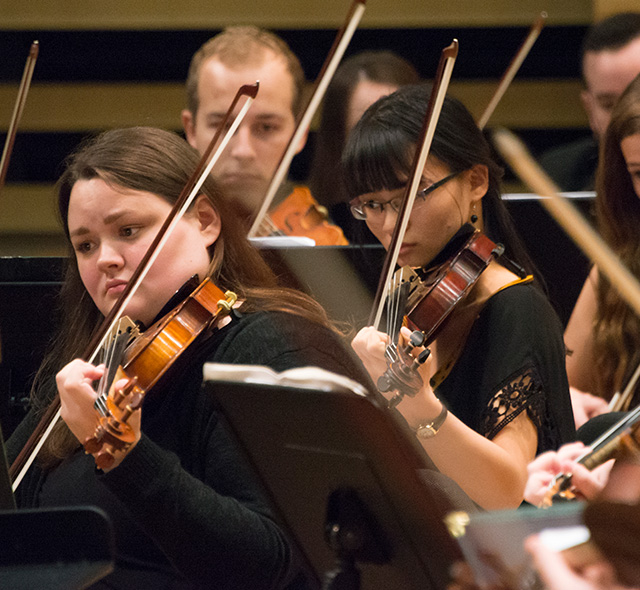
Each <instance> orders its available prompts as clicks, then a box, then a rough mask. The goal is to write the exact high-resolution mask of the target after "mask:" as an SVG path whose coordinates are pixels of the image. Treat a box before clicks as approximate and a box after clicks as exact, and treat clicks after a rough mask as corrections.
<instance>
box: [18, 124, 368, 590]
mask: <svg viewBox="0 0 640 590" xmlns="http://www.w3.org/2000/svg"><path fill="white" fill-rule="evenodd" d="M197 163H198V155H197V153H196V152H195V150H193V149H192V148H191V147H189V146H188V145H187V143H186V142H184V141H183V140H182V139H180V138H179V137H178V136H177V135H175V134H173V133H168V132H165V131H160V130H157V129H151V128H132V129H123V130H116V131H110V132H106V133H104V134H102V135H100V136H98V137H97V138H96V139H94V140H92V141H90V142H89V143H88V144H86V145H85V146H83V147H82V148H81V149H80V150H79V151H78V152H77V153H76V154H75V155H73V156H72V157H71V158H70V160H69V161H68V164H67V168H66V171H65V172H64V174H63V176H62V178H61V180H60V183H59V192H58V197H59V199H58V205H59V211H60V215H61V217H62V221H63V225H64V230H65V233H66V235H67V238H68V241H69V247H70V255H69V261H68V268H67V272H66V277H65V281H64V286H63V289H62V298H61V305H62V320H63V321H62V326H63V328H62V332H61V334H60V335H59V337H58V338H57V339H56V340H55V342H54V343H53V346H52V348H51V350H50V352H49V354H48V356H47V358H46V360H45V361H44V363H43V365H42V368H41V369H40V371H39V373H38V376H37V379H36V381H35V384H34V387H33V392H32V401H33V406H32V409H31V412H30V413H29V415H28V416H27V418H26V419H25V420H24V422H23V423H22V424H21V425H20V426H19V427H18V429H17V430H16V432H15V433H14V435H13V436H12V438H11V439H10V441H9V445H8V446H9V454H10V459H12V458H13V457H15V455H16V454H17V452H18V451H19V450H20V448H21V447H22V446H23V445H24V442H25V440H26V438H27V436H28V434H29V433H30V431H31V430H32V429H33V427H34V425H35V423H36V421H37V420H38V418H39V417H40V415H41V414H42V412H43V409H44V408H45V407H46V406H47V404H48V403H49V402H50V401H51V399H52V398H53V397H54V395H55V394H56V392H57V393H59V395H60V400H61V416H62V421H61V422H60V423H59V424H58V425H57V427H56V429H55V431H54V433H53V434H52V436H51V437H50V438H49V440H48V442H47V444H46V447H45V449H44V450H43V452H42V453H41V455H40V456H39V458H38V459H37V463H36V465H35V466H34V467H32V468H31V469H30V471H29V472H28V473H27V476H26V478H25V481H24V482H23V483H22V484H21V486H20V487H19V488H18V493H17V501H18V503H19V505H20V506H21V507H30V506H59V505H69V504H72V505H74V504H75V505H77V504H94V505H97V506H99V507H101V508H103V509H104V510H105V511H106V512H107V514H108V515H109V516H110V517H111V520H112V521H113V523H114V528H115V538H116V551H117V557H116V569H115V571H114V572H113V573H112V574H110V575H109V576H108V577H107V578H105V580H103V581H102V582H99V583H98V584H96V586H95V587H96V588H123V589H124V588H127V589H129V588H137V589H141V588H149V589H151V588H154V589H156V588H180V589H182V588H185V589H186V588H201V587H207V588H211V587H216V588H249V587H250V588H277V587H281V586H283V585H285V584H286V583H287V581H288V580H290V579H291V577H292V576H293V575H294V574H295V571H296V569H295V566H294V565H293V564H294V563H295V559H294V558H293V557H292V550H291V547H290V546H289V544H288V541H287V539H286V537H285V535H284V534H283V532H282V530H281V529H280V528H279V526H278V525H277V524H276V523H275V522H274V520H273V518H272V516H271V514H270V511H269V509H268V507H267V504H266V502H265V500H264V499H263V497H262V496H261V494H260V492H259V491H258V489H257V487H256V485H255V483H254V481H253V477H252V474H251V473H250V470H249V469H248V467H247V465H246V464H245V463H243V460H242V459H241V458H240V457H239V455H238V454H237V453H236V450H235V448H234V446H233V445H232V443H231V441H230V440H229V437H228V434H227V432H226V431H225V429H224V427H223V426H222V424H221V423H220V421H219V417H218V414H217V412H216V411H215V409H214V405H213V400H211V399H209V397H208V396H207V394H206V392H205V391H204V390H203V389H202V387H201V385H202V366H203V363H204V362H207V361H212V362H221V363H239V364H258V365H266V366H268V367H270V368H272V369H273V370H276V371H282V370H285V369H289V368H292V367H297V366H307V365H314V366H319V367H322V368H325V369H328V370H331V371H334V372H337V373H340V374H343V375H347V376H350V377H352V378H355V379H359V380H360V381H364V380H366V378H365V376H364V375H363V373H362V372H361V371H360V370H359V369H358V368H357V367H356V365H355V364H354V363H352V361H351V360H350V358H349V355H348V354H346V353H345V350H344V348H343V347H342V345H341V343H340V341H339V338H338V336H337V334H336V333H335V332H334V331H333V330H331V329H330V327H329V326H328V323H327V320H326V317H325V315H324V312H323V310H322V309H321V308H320V307H319V306H318V305H317V304H316V303H315V302H314V301H312V300H311V299H310V298H308V297H306V296H305V295H303V294H300V293H297V292H294V291H290V290H285V289H280V288H278V287H277V286H276V280H275V278H274V276H273V274H272V273H271V271H270V269H269V268H268V267H267V266H266V264H265V263H264V262H263V260H262V259H261V257H260V256H259V254H258V253H257V252H256V251H255V250H254V249H253V248H252V247H251V246H250V245H249V243H248V242H247V241H246V239H245V237H244V232H243V231H242V230H241V228H240V226H239V225H238V223H237V221H236V220H235V219H234V217H233V216H232V215H230V214H229V211H228V210H227V207H226V205H225V201H224V198H223V196H222V195H221V194H220V192H219V190H218V188H217V186H216V184H215V182H214V181H212V180H211V179H207V181H206V182H205V183H204V185H203V188H202V193H201V194H200V195H199V196H198V197H197V198H196V200H195V202H194V204H193V205H192V206H191V208H190V209H189V210H188V211H187V213H186V214H185V216H184V217H183V218H182V219H181V220H180V221H179V222H178V224H177V226H176V229H175V232H174V233H173V234H172V235H171V237H170V238H169V240H168V242H167V244H166V245H165V247H164V249H163V250H162V252H161V254H160V255H159V257H158V258H157V260H156V262H155V263H154V265H153V266H152V267H151V269H150V271H149V273H148V275H147V276H146V278H145V279H144V281H143V283H142V284H141V286H140V288H139V289H138V291H137V292H136V294H135V295H134V297H133V298H132V299H131V301H130V303H129V304H128V305H127V306H126V308H125V310H124V312H125V314H127V315H128V316H130V317H131V318H132V319H133V320H136V321H138V322H141V323H142V324H143V325H144V326H149V325H151V324H153V323H154V321H155V320H156V318H158V317H160V316H162V315H163V314H164V313H165V312H166V311H168V308H170V307H171V305H167V302H169V301H170V300H171V299H172V297H173V296H174V294H175V293H176V291H178V290H179V289H180V288H181V287H182V286H183V284H184V283H185V282H186V281H188V280H189V279H190V277H192V276H193V275H197V276H198V277H199V280H202V279H204V278H205V277H210V278H211V280H212V281H213V283H214V284H215V285H217V286H218V287H219V288H220V289H222V290H223V291H225V290H231V291H234V292H235V293H236V294H237V296H238V301H240V302H241V305H240V306H239V307H237V308H236V309H234V311H232V313H231V315H230V316H229V317H228V322H227V323H226V324H224V325H223V326H221V327H219V329H217V330H216V331H215V332H214V333H213V334H212V335H211V336H210V337H208V338H205V339H204V340H202V341H200V342H198V341H196V342H195V343H194V344H192V345H191V346H190V347H189V348H188V349H187V350H186V351H185V352H184V353H183V355H182V357H181V358H180V359H179V361H178V366H177V367H172V368H171V369H170V370H169V372H168V373H167V374H166V375H165V376H164V377H163V378H162V379H161V380H160V381H159V382H158V384H157V385H155V386H154V387H153V389H152V390H151V391H150V392H149V393H148V394H147V396H146V401H145V403H144V405H143V407H142V408H141V417H140V420H138V421H137V423H136V421H135V420H134V421H133V427H134V433H135V440H134V442H133V444H132V445H131V447H130V448H129V449H127V451H126V453H124V454H121V455H118V456H116V460H115V462H114V464H113V465H112V466H110V467H109V468H108V469H107V468H105V469H104V470H100V469H96V468H95V466H94V459H93V457H92V456H91V455H86V454H85V453H84V452H83V449H82V444H81V443H84V442H85V441H86V440H87V438H89V437H91V436H92V434H93V432H94V430H95V426H96V421H97V418H96V412H95V411H94V409H93V405H94V401H95V399H96V392H95V391H94V388H93V386H92V384H93V382H94V381H95V380H97V379H99V378H100V377H101V376H102V375H103V374H104V372H105V367H104V366H102V365H98V366H94V365H93V364H90V363H88V362H86V361H84V360H80V359H78V358H76V357H78V356H79V355H80V354H81V353H82V352H83V351H84V349H85V347H86V346H87V343H88V342H89V340H90V338H91V336H92V334H93V332H94V331H95V330H96V328H97V326H98V325H99V324H100V322H101V320H102V319H103V317H104V316H105V315H106V314H108V312H109V311H110V309H111V308H112V306H113V305H114V303H115V301H116V300H117V299H118V297H119V295H120V293H121V292H122V291H123V290H124V288H125V286H126V284H127V282H128V281H129V279H130V278H131V276H132V274H133V273H134V271H135V269H136V267H137V265H138V263H139V261H140V260H141V258H142V257H143V255H144V254H145V252H146V250H147V248H148V246H149V244H150V243H151V242H152V240H153V238H154V237H155V235H156V234H157V232H158V230H159V228H160V227H161V225H162V223H163V222H164V220H165V218H166V217H167V215H168V213H169V211H170V210H171V207H172V204H173V203H174V202H175V201H176V199H177V197H178V195H179V194H180V192H181V191H182V189H183V187H184V185H185V184H186V183H187V180H188V178H189V175H190V174H191V172H192V171H193V170H194V169H195V167H196V165H197Z"/></svg>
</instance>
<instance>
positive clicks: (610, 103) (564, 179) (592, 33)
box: [540, 12, 640, 191]
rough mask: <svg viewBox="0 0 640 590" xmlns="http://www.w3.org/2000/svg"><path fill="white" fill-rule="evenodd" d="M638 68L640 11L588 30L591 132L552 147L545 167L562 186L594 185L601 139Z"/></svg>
mask: <svg viewBox="0 0 640 590" xmlns="http://www.w3.org/2000/svg"><path fill="white" fill-rule="evenodd" d="M638 73H640V13H638V12H631V13H621V14H616V15H614V16H611V17H609V18H607V19H605V20H603V21H601V22H599V23H597V24H595V25H594V26H593V27H591V28H590V29H589V31H588V32H587V35H586V36H585V39H584V42H583V45H582V78H583V81H584V86H585V88H584V90H583V91H582V94H581V97H580V98H581V100H582V106H583V107H584V109H585V111H586V112H587V116H588V118H589V126H590V127H591V131H592V135H591V136H590V137H587V138H584V139H581V140H578V141H575V142H573V143H570V144H566V145H563V146H560V147H557V148H554V149H551V150H549V151H548V152H546V153H545V154H543V156H542V157H541V158H540V163H541V165H542V167H543V168H544V169H545V170H546V171H547V172H548V173H549V175H550V176H551V178H552V179H553V180H554V181H555V182H556V184H558V186H559V187H560V189H561V190H563V191H582V190H593V186H594V185H593V183H594V178H595V171H596V168H597V165H598V142H599V141H600V138H601V137H602V136H603V135H604V132H605V131H606V129H607V126H608V125H609V119H610V117H611V110H612V109H613V107H614V105H615V103H616V101H617V100H618V97H619V96H620V95H621V94H622V92H623V91H624V89H625V88H626V87H627V86H628V85H629V84H630V83H631V81H632V80H633V79H634V78H635V77H636V76H637V75H638Z"/></svg>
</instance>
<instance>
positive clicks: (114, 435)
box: [83, 377, 145, 469]
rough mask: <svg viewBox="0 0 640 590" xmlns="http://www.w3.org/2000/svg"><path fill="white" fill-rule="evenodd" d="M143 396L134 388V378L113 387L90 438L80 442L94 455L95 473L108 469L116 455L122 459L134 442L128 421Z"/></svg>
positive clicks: (133, 432) (135, 383) (142, 392)
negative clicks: (104, 411)
mask: <svg viewBox="0 0 640 590" xmlns="http://www.w3.org/2000/svg"><path fill="white" fill-rule="evenodd" d="M144 395H145V392H144V390H142V389H140V388H139V387H138V386H137V378H135V377H134V378H133V379H129V381H127V383H126V384H125V385H124V386H123V387H119V388H118V387H116V388H114V390H113V394H112V395H110V396H109V397H108V398H107V412H106V413H105V414H104V415H103V416H100V421H99V423H98V426H97V428H96V431H95V432H94V434H93V436H91V437H90V438H88V439H87V440H86V441H85V442H84V445H83V446H84V450H85V452H86V453H87V454H89V455H94V457H95V461H96V466H97V467H98V469H109V468H110V467H111V466H113V464H114V462H115V460H116V457H117V456H118V455H120V454H121V455H125V454H126V453H127V451H128V450H129V448H130V447H131V445H132V444H133V443H134V442H135V439H136V434H135V431H134V430H133V428H131V426H129V424H128V421H129V418H131V416H132V415H133V414H134V412H136V411H138V410H139V409H140V408H141V406H142V402H143V400H144Z"/></svg>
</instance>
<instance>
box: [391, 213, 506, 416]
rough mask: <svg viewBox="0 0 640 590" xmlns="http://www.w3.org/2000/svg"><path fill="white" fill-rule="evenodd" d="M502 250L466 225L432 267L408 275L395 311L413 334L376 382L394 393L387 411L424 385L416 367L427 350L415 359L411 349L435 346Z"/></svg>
mask: <svg viewBox="0 0 640 590" xmlns="http://www.w3.org/2000/svg"><path fill="white" fill-rule="evenodd" d="M503 251H504V248H503V246H502V245H499V244H495V243H494V242H493V241H492V240H490V239H489V238H488V237H487V236H485V235H484V234H482V233H481V232H480V230H478V229H475V228H473V226H471V225H468V224H465V225H464V226H463V227H462V228H461V229H460V230H459V231H458V232H457V233H456V235H455V236H454V237H453V238H452V239H451V240H450V242H449V243H448V244H447V246H445V248H444V249H443V251H442V252H441V253H440V254H439V255H438V256H437V257H436V260H435V263H434V264H432V265H430V267H429V268H428V269H425V270H419V271H418V272H412V273H411V275H410V278H409V279H408V281H409V284H410V287H409V290H408V294H407V295H406V302H404V303H401V304H396V305H394V307H395V308H397V309H399V310H400V311H401V312H402V313H403V314H404V316H405V320H406V323H407V324H408V326H409V327H410V328H412V329H413V330H414V332H413V334H412V336H411V339H410V341H409V343H408V344H407V346H406V347H405V348H404V349H398V347H397V344H396V343H395V341H394V342H392V343H391V344H390V345H389V346H388V347H387V351H386V357H387V361H388V369H387V371H386V372H385V373H384V374H383V375H382V377H381V378H380V379H379V380H378V388H379V389H380V391H382V392H383V393H385V392H389V391H394V392H395V395H394V397H392V398H391V401H390V406H391V407H393V406H395V405H397V404H398V403H400V401H402V398H403V397H404V396H405V395H408V396H414V395H415V394H416V393H417V392H418V391H419V390H420V387H422V378H421V377H420V375H419V374H418V369H419V367H420V365H421V364H422V363H424V362H425V361H426V359H427V358H428V356H429V352H428V351H429V349H428V348H427V349H426V350H425V351H423V352H422V353H420V354H419V355H418V356H417V357H414V356H413V355H412V354H411V351H412V350H413V349H414V348H416V347H423V346H429V344H430V343H431V342H433V340H434V339H435V338H436V336H437V334H438V331H439V330H440V329H441V328H442V326H443V325H444V324H445V322H446V320H447V319H448V318H449V317H450V315H451V312H452V311H453V310H454V308H455V307H456V306H457V305H458V304H459V303H461V302H462V301H463V300H464V299H465V297H466V296H467V295H468V294H469V292H470V291H471V289H472V288H473V286H474V285H475V284H476V283H477V282H478V279H479V278H480V275H481V274H482V272H483V271H484V270H485V269H486V268H487V267H488V266H489V264H490V262H491V261H492V260H494V259H495V258H497V257H498V256H500V255H501V254H502V253H503ZM401 270H402V269H401ZM402 291H403V285H402V284H401V285H400V287H399V288H397V289H396V292H398V293H400V294H401V293H402ZM404 291H405V292H406V289H404ZM390 297H392V295H390ZM401 297H403V298H404V297H405V295H401Z"/></svg>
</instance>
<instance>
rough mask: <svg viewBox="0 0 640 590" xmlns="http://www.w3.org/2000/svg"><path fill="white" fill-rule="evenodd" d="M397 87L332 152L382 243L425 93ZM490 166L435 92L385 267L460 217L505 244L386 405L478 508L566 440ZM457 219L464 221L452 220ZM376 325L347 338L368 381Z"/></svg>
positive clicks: (533, 299)
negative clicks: (395, 247) (396, 245)
mask: <svg viewBox="0 0 640 590" xmlns="http://www.w3.org/2000/svg"><path fill="white" fill-rule="evenodd" d="M427 99H428V90H427V89H426V88H425V87H420V86H414V87H405V88H402V89H400V90H399V91H397V92H396V93H394V94H393V95H391V96H388V97H385V98H382V99H380V100H379V101H378V102H376V103H375V104H374V105H372V106H371V107H370V108H369V109H368V110H367V112H366V113H365V114H364V116H363V117H362V119H361V120H360V121H359V122H358V124H357V125H356V126H355V127H354V129H353V130H352V132H351V134H350V136H349V139H348V141H347V146H346V148H345V151H344V155H343V164H344V178H345V180H346V182H347V187H348V191H349V194H350V196H351V197H352V201H351V207H352V211H353V213H354V216H356V217H357V218H359V219H363V220H364V222H365V223H366V224H367V226H368V227H369V229H370V230H371V231H372V232H373V233H374V234H375V236H376V237H377V238H378V240H380V242H381V243H382V244H383V246H384V247H385V248H388V247H389V243H390V240H391V235H392V233H393V228H394V225H395V222H396V219H397V211H398V208H399V206H400V201H401V198H402V195H403V193H404V188H405V186H406V184H407V182H408V180H409V178H408V176H409V173H410V169H411V164H412V161H413V157H414V153H415V150H416V142H417V141H418V138H419V134H420V130H421V127H422V121H423V118H424V116H425V112H426V109H427V102H428V100H427ZM500 176H501V170H500V168H499V167H498V166H497V165H496V163H495V162H494V161H493V159H492V156H491V151H490V148H489V146H488V144H487V142H486V141H485V139H484V137H483V135H482V133H481V132H480V130H479V129H478V127H477V125H476V124H475V122H474V121H473V118H472V117H471V115H470V114H469V113H468V111H467V110H466V109H465V107H464V106H463V105H462V104H461V103H459V102H458V101H456V100H454V99H452V98H447V99H446V100H445V102H444V105H443V108H442V113H441V115H440V119H439V122H438V126H437V129H436V133H435V137H434V139H433V143H432V147H431V152H430V156H429V158H428V159H427V163H426V166H425V168H424V170H423V172H422V179H421V183H420V189H419V193H418V195H417V198H416V201H415V205H414V208H413V210H412V212H411V216H410V220H409V225H408V228H407V232H406V235H405V237H404V240H403V242H402V247H401V249H400V254H399V259H398V264H399V265H401V266H410V267H421V268H426V272H427V273H428V272H429V271H430V270H433V269H430V268H429V265H430V264H432V263H433V262H434V260H435V259H436V258H437V257H438V255H439V254H440V253H441V252H442V250H443V249H444V248H445V246H447V244H448V243H449V242H450V240H451V239H452V238H453V237H454V236H455V235H456V234H458V233H459V231H460V230H461V228H462V231H465V230H466V229H467V228H468V227H469V225H467V224H471V225H473V226H475V227H476V228H478V229H481V230H482V231H483V232H484V233H485V234H486V235H487V236H488V237H489V238H491V239H492V240H493V241H494V242H496V243H501V244H503V245H504V247H505V252H506V253H505V258H508V259H510V260H512V261H514V262H516V263H517V264H518V265H519V266H520V267H523V268H524V269H526V272H524V273H519V272H517V271H516V270H515V269H517V268H518V267H517V266H514V265H511V264H508V263H507V262H505V261H503V260H502V259H498V260H497V261H493V262H491V263H490V265H489V267H488V268H487V269H486V270H485V271H484V272H483V273H482V275H481V276H480V279H479V280H478V282H477V283H476V285H475V286H474V287H473V289H472V290H471V292H470V294H469V295H468V296H467V297H466V299H465V300H464V302H463V303H461V304H459V305H458V306H456V308H455V309H454V311H453V312H452V314H451V315H450V317H449V319H448V320H447V323H446V324H445V326H444V327H443V329H442V330H441V331H440V332H439V333H438V336H437V338H436V340H435V341H434V342H433V343H432V345H431V346H430V348H431V352H432V354H431V357H430V358H429V360H428V361H427V362H426V363H425V365H424V366H423V367H422V371H421V374H422V377H423V381H424V385H423V387H422V389H421V390H420V391H419V393H418V394H417V395H416V396H415V397H405V398H404V399H403V400H402V401H401V402H400V403H399V405H398V406H397V409H398V410H399V412H400V413H401V414H402V415H403V416H404V418H405V419H406V421H407V423H408V425H409V427H410V428H411V429H413V430H414V432H415V433H416V435H417V436H418V438H419V440H420V442H421V444H422V446H423V447H424V449H425V450H426V452H427V453H428V454H429V456H430V457H431V459H432V460H433V461H434V463H435V464H436V466H437V467H438V468H439V469H440V471H442V472H443V473H444V474H445V475H447V476H449V477H450V478H451V479H453V480H454V481H455V482H456V483H458V485H460V487H461V488H462V489H463V490H464V491H465V492H466V493H467V494H468V495H469V496H470V497H471V498H472V499H473V500H475V501H476V502H477V503H478V504H479V505H480V506H482V507H484V508H488V509H495V508H507V507H516V506H518V505H519V504H520V503H521V502H522V499H523V492H524V486H525V482H526V479H527V464H528V463H529V461H531V460H532V459H533V458H534V457H535V455H536V454H537V453H539V452H542V451H545V450H548V449H556V448H558V446H559V445H560V444H562V443H563V442H566V441H568V440H571V439H572V436H573V434H574V429H573V417H572V413H571V404H570V400H569V393H568V385H567V378H566V372H565V358H564V345H563V341H562V330H561V326H560V323H559V320H558V319H557V317H556V315H555V313H554V311H553V310H552V308H551V306H550V304H549V303H548V301H547V299H546V297H545V296H544V294H543V292H542V291H541V290H540V289H539V288H538V287H537V286H536V285H535V283H534V279H533V276H532V273H533V271H532V267H531V264H530V262H529V260H528V257H527V256H526V254H525V252H524V250H523V249H522V247H521V246H520V244H519V241H518V239H517V236H516V234H515V232H514V230H513V226H512V223H511V221H510V218H509V216H508V214H507V212H506V210H505V208H504V205H503V203H502V201H501V197H500V187H499V180H500ZM463 226H464V228H463ZM387 339H388V338H387V335H385V334H382V333H380V332H378V331H376V330H375V329H374V328H365V329H363V330H362V331H361V332H360V333H359V334H358V335H357V336H356V338H355V339H354V342H353V347H354V349H355V350H356V352H357V353H358V355H359V356H360V358H361V360H363V362H364V365H365V367H366V368H367V369H368V371H369V373H370V374H371V376H372V377H373V378H374V380H377V379H378V377H379V376H380V375H381V374H382V373H383V372H384V370H385V369H386V362H385V357H384V349H385V346H386V343H387Z"/></svg>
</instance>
